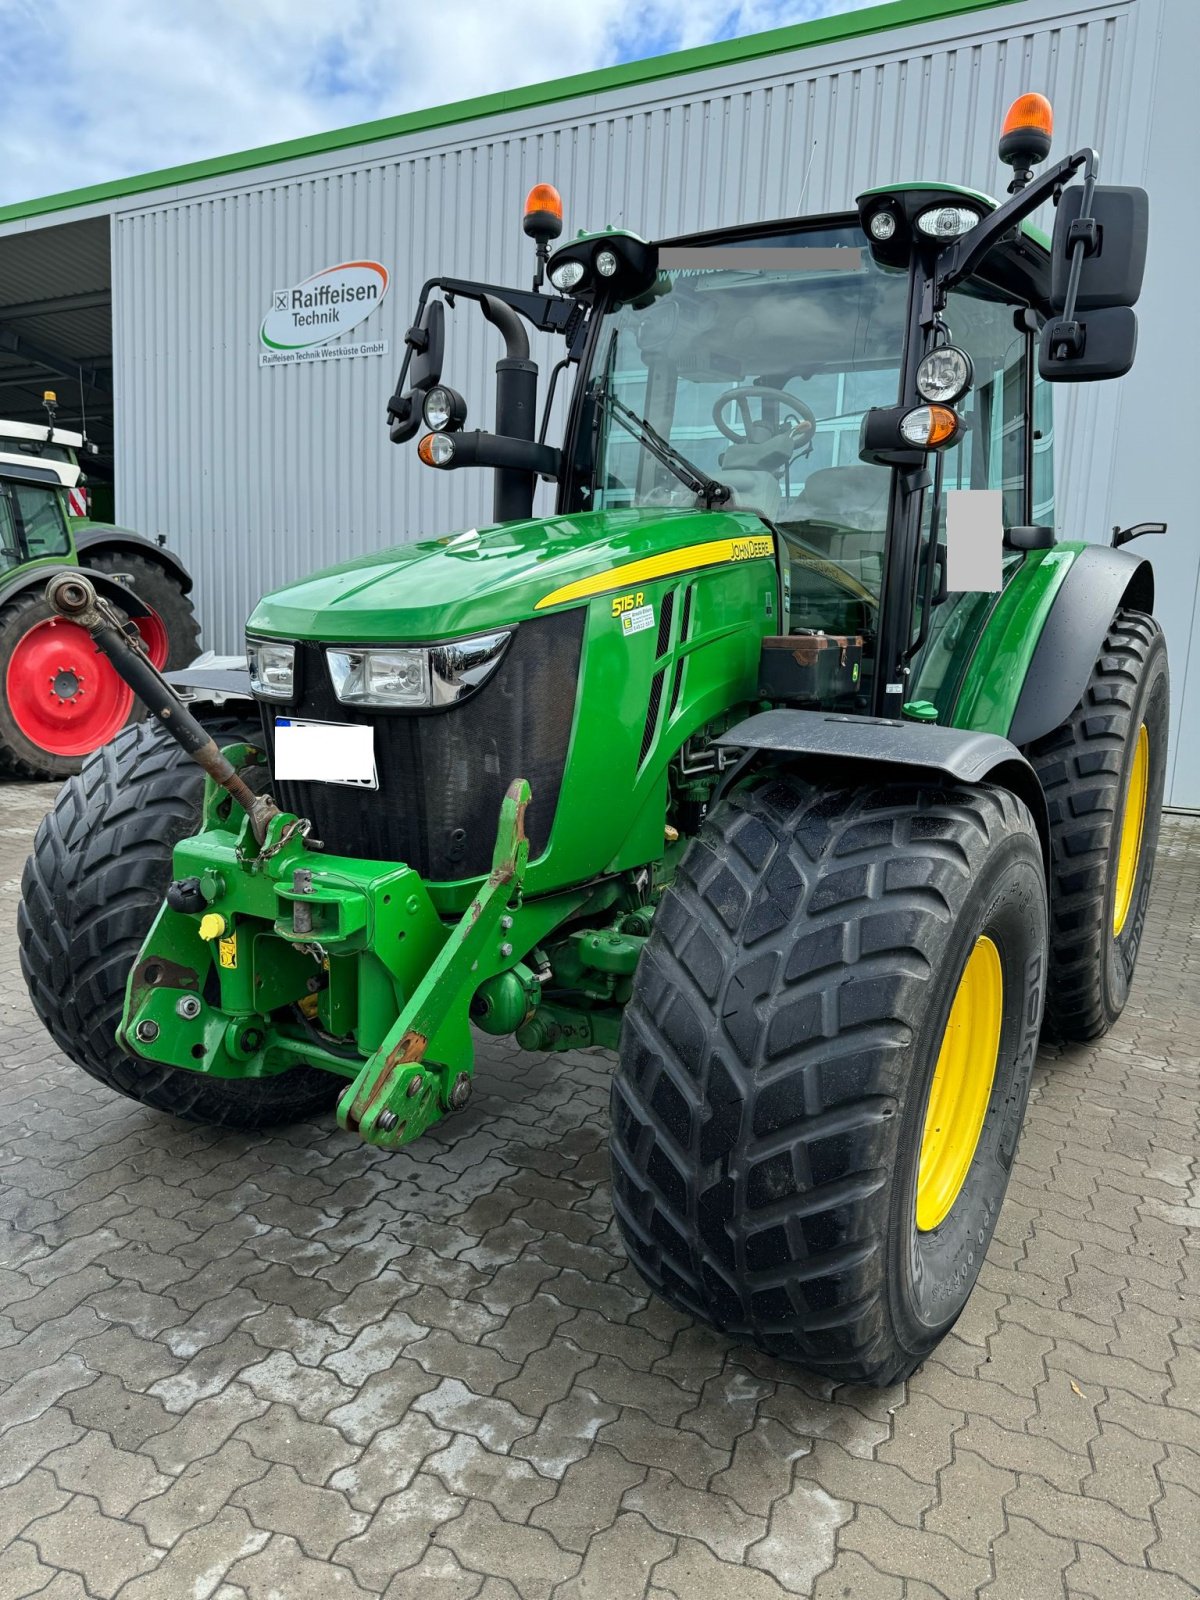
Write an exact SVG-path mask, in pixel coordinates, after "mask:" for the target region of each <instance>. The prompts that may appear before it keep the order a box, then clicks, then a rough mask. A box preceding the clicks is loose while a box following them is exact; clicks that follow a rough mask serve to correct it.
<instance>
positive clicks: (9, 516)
mask: <svg viewBox="0 0 1200 1600" xmlns="http://www.w3.org/2000/svg"><path fill="white" fill-rule="evenodd" d="M70 550H71V533H70V528H69V526H68V523H67V518H66V513H65V511H64V510H63V496H62V491H61V489H57V488H50V487H49V486H46V487H43V486H42V485H41V484H36V483H16V482H14V481H12V480H11V479H9V480H5V479H4V478H0V572H4V571H7V570H8V569H9V568H10V567H15V566H19V565H20V564H21V563H22V562H24V561H42V560H46V559H47V558H53V557H55V556H65V555H69V554H70Z"/></svg>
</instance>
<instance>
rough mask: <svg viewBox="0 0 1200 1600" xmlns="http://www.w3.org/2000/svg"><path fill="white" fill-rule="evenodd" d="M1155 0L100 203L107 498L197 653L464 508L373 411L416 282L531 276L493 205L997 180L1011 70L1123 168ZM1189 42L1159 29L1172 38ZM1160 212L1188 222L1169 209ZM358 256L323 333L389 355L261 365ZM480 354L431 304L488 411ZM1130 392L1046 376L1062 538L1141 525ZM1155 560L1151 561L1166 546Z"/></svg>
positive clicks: (477, 341)
mask: <svg viewBox="0 0 1200 1600" xmlns="http://www.w3.org/2000/svg"><path fill="white" fill-rule="evenodd" d="M1164 8H1165V12H1166V14H1167V15H1168V17H1169V18H1173V22H1172V25H1176V24H1177V25H1179V26H1180V27H1181V28H1182V30H1183V31H1184V32H1185V33H1186V32H1187V30H1188V29H1189V28H1192V29H1194V22H1195V17H1196V14H1197V13H1198V12H1200V7H1194V6H1193V0H1110V3H1107V4H1105V3H1099V0H1096V3H1093V0H1075V3H1073V4H1071V3H1067V4H1064V3H1062V0H1059V3H1057V4H1055V3H1053V0H1025V3H1022V4H1018V5H1014V6H1003V7H999V8H997V9H996V10H994V11H988V10H985V11H981V12H977V13H973V14H968V15H966V16H964V17H961V18H959V19H958V21H957V22H955V23H941V24H932V23H926V24H921V25H919V26H914V27H910V28H905V29H900V30H895V31H892V32H888V33H885V34H882V35H878V36H876V37H874V38H868V39H864V40H859V41H855V42H853V43H848V44H847V43H843V44H835V45H826V46H820V47H816V48H812V49H809V50H806V51H801V52H795V53H793V54H790V55H783V56H778V57H775V58H771V59H768V60H765V61H759V62H755V63H750V64H743V65H740V66H737V67H726V68H721V69H715V70H710V71H705V72H699V73H693V74H690V75H688V76H686V77H682V78H680V79H678V80H674V81H673V82H672V81H667V82H665V83H664V82H659V83H656V84H652V85H648V86H645V87H642V88H638V89H627V90H622V91H613V92H610V93H608V94H605V95H602V96H598V97H594V98H592V99H589V100H588V101H587V102H566V103H560V104H557V105H553V106H549V107H547V108H545V109H544V110H541V111H537V112H522V113H519V114H509V115H505V116H497V117H492V118H489V119H487V120H486V121H482V122H478V123H472V124H469V125H465V126H463V127H461V128H449V129H443V130H440V131H439V132H438V133H430V134H423V135H417V136H411V137H409V138H406V139H403V140H397V141H387V142H382V143H377V144H374V145H371V146H368V147H364V148H363V149H362V150H361V151H360V152H353V151H352V152H339V153H338V154H337V155H336V156H330V157H328V158H325V159H326V160H327V162H328V165H327V166H326V167H324V168H321V169H320V170H314V166H315V164H314V162H313V161H311V160H310V161H307V162H304V163H295V164H292V165H291V166H276V167H271V168H267V169H264V170H263V172H262V173H261V175H260V176H259V177H258V180H257V181H240V182H237V183H236V184H230V185H228V186H227V187H223V188H221V187H218V186H217V184H216V183H215V182H214V183H212V184H209V185H193V186H190V187H189V189H188V190H187V191H184V192H181V193H180V194H178V195H177V196H173V197H172V198H170V199H169V200H167V201H163V202H160V203H157V204H142V205H137V206H131V207H130V208H129V209H127V210H125V211H119V212H118V213H117V215H116V217H115V221H114V285H115V287H114V346H115V350H116V352H117V356H116V360H117V368H116V374H115V380H116V386H117V397H118V416H119V419H120V420H119V432H118V466H117V481H118V486H119V490H118V492H119V502H118V509H119V514H120V515H121V517H122V518H123V519H124V520H126V521H128V522H129V523H130V524H131V525H132V526H134V527H137V528H140V529H142V530H145V531H156V530H158V529H162V530H164V531H169V532H170V534H171V536H172V539H173V540H174V541H175V542H176V543H177V544H178V546H179V547H180V548H181V550H182V551H183V553H184V555H185V557H186V559H187V560H188V561H189V563H190V564H191V566H192V568H193V570H194V572H195V574H196V578H197V589H198V594H199V596H200V601H201V608H202V611H203V618H204V623H205V631H206V638H207V642H208V643H209V644H211V645H213V646H215V647H217V648H220V649H230V648H236V647H237V646H238V644H239V641H240V637H241V629H242V622H243V618H244V616H245V613H246V611H247V610H248V608H249V607H250V606H251V605H252V603H253V601H254V599H255V597H256V596H257V595H258V594H259V593H260V592H261V591H262V590H263V589H265V588H268V587H270V586H273V585H276V584H278V583H281V582H284V581H287V580H288V579H291V578H294V577H296V576H298V575H300V574H302V573H304V572H306V571H310V570H312V569H313V568H314V567H316V566H319V565H321V564H325V563H328V562H329V561H331V560H335V559H340V558H343V557H346V556H351V555H355V554H358V553H360V552H364V551H368V550H372V549H376V548H378V547H379V546H380V545H382V544H386V543H392V542H396V541H399V540H403V539H408V538H415V537H419V536H420V535H421V534H423V533H440V532H444V531H446V530H447V529H450V528H455V527H461V526H464V525H467V524H470V523H471V522H473V521H480V520H487V518H488V515H489V497H490V477H489V475H485V474H471V473H459V474H454V475H441V474H435V473H431V472H429V471H427V470H426V469H423V468H422V467H420V466H419V464H418V463H417V460H416V457H415V453H414V451H413V450H412V449H411V447H410V448H407V449H402V450H397V449H395V448H394V447H392V446H391V445H389V444H388V442H387V438H386V432H385V428H384V407H385V403H386V399H387V396H388V394H389V393H390V392H391V387H392V380H393V377H394V372H395V368H396V365H397V362H398V357H399V351H400V343H401V339H402V337H403V331H404V329H405V327H406V326H407V325H408V322H409V320H410V316H411V309H412V305H413V303H414V300H415V297H416V293H417V289H418V287H419V285H420V283H421V282H422V280H423V279H424V278H425V277H427V276H428V275H429V274H431V273H434V272H453V273H456V274H462V275H466V276H489V277H493V278H497V277H498V278H499V279H501V280H503V281H509V282H520V281H523V280H524V279H525V278H527V276H528V275H529V272H530V270H531V251H530V247H529V245H528V242H527V241H526V240H525V239H524V237H523V236H522V234H521V232H520V228H519V215H520V208H521V201H522V199H523V196H524V194H525V192H526V190H527V189H528V187H529V186H530V184H532V183H533V182H535V181H537V180H539V179H548V180H551V181H553V182H554V183H556V184H557V185H558V186H559V188H560V189H561V190H562V191H563V194H564V196H565V198H566V205H567V224H568V228H571V229H573V228H577V227H580V226H583V225H587V226H597V225H602V224H604V223H606V222H614V223H622V224H623V225H625V226H628V227H632V228H635V229H637V230H638V231H639V232H642V233H645V234H647V235H648V236H651V237H654V236H659V237H662V236H664V235H669V234H672V233H678V232H686V231H690V230H692V229H696V228H699V227H703V226H713V225H721V224H727V223H734V222H741V221H748V220H753V219H756V218H769V217H776V216H782V215H788V214H792V213H795V212H797V211H799V210H803V211H805V212H817V211H823V210H835V209H841V208H842V207H845V206H848V205H849V204H850V203H851V201H852V199H853V197H854V195H855V194H856V193H857V192H858V191H859V190H860V189H862V188H864V187H867V186H868V185H869V184H872V183H880V182H888V181H893V180H900V179H903V178H906V177H911V176H915V175H920V174H928V175H930V176H938V177H944V178H948V179H950V180H953V181H958V182H963V183H968V184H972V185H974V186H977V187H981V188H985V189H990V190H993V191H994V190H995V189H997V188H1000V187H1002V182H1001V177H1000V170H999V168H998V165H997V163H996V160H995V155H994V150H995V140H996V135H997V130H998V128H999V124H1000V121H1001V118H1002V116H1003V112H1004V108H1005V106H1006V105H1007V103H1008V102H1009V101H1010V100H1011V99H1012V98H1013V97H1014V96H1015V95H1016V94H1018V93H1019V92H1021V91H1022V90H1023V89H1026V88H1030V87H1036V88H1038V89H1042V90H1044V91H1045V92H1047V93H1048V94H1049V95H1050V96H1051V98H1052V99H1053V101H1054V105H1055V109H1056V114H1057V119H1058V127H1057V130H1056V149H1057V150H1058V151H1065V150H1067V149H1068V148H1072V147H1075V146H1077V145H1078V144H1080V143H1082V142H1083V141H1084V140H1085V139H1086V140H1089V141H1093V142H1095V143H1096V144H1097V145H1098V146H1099V147H1100V148H1101V150H1102V153H1103V155H1104V158H1105V164H1104V169H1103V175H1104V178H1105V179H1106V180H1107V181H1109V182H1119V181H1125V182H1145V181H1146V165H1147V160H1148V155H1147V151H1148V143H1149V142H1148V139H1147V124H1148V123H1149V122H1150V121H1151V116H1150V107H1151V106H1152V104H1153V100H1154V95H1155V92H1156V80H1155V73H1156V70H1157V60H1158V36H1159V32H1160V30H1161V28H1162V26H1163V25H1164V23H1163V18H1164ZM1185 8H1186V10H1185ZM1189 16H1190V17H1191V19H1192V21H1191V22H1190V23H1189V21H1188V17H1189ZM951 29H953V30H954V34H955V36H954V37H953V38H952V39H951V41H950V42H946V40H947V35H948V34H949V32H950V30H951ZM1186 42H1187V41H1186V40H1185V39H1184V37H1183V36H1182V34H1181V36H1180V38H1179V39H1178V40H1177V45H1178V46H1179V47H1182V46H1183V45H1184V44H1185V43H1186ZM1184 58H1186V52H1185V51H1183V50H1182V48H1181V59H1184ZM1193 58H1194V55H1193ZM538 119H540V120H538ZM1186 225H1187V226H1188V227H1190V228H1191V229H1192V234H1193V240H1195V223H1194V221H1193V220H1191V219H1189V220H1188V222H1187V223H1186ZM1159 226H1160V227H1161V224H1159ZM356 256H369V257H372V258H376V259H378V260H381V261H382V262H383V263H384V264H385V265H386V266H387V267H388V268H389V270H390V271H391V273H392V283H391V288H390V291H389V294H388V297H387V299H386V300H385V302H384V304H383V306H382V308H381V310H380V311H379V312H377V313H376V314H375V315H374V316H373V317H372V318H371V320H370V321H369V322H368V323H366V324H363V325H361V326H360V327H359V328H358V329H356V330H355V331H354V333H353V334H351V335H350V336H349V337H350V339H352V340H359V339H363V338H380V337H384V338H387V339H389V340H390V342H391V353H389V355H388V356H386V357H382V358H380V357H361V358H354V359H349V360H341V361H335V362H329V363H326V364H315V363H314V364H311V365H305V366H297V367H281V368H268V369H260V368H259V366H258V364H257V355H258V328H259V324H260V322H261V320H262V317H263V315H264V313H265V311H266V309H267V306H268V304H269V296H270V292H271V290H272V289H273V288H276V287H283V286H285V285H290V284H293V283H295V282H297V281H298V280H299V279H301V278H303V277H305V276H307V275H308V274H309V273H311V272H314V271H316V270H318V269H320V268H322V267H324V266H327V265H329V264H331V263H333V262H336V261H341V260H347V259H351V258H353V257H356ZM1152 281H1153V262H1152ZM1144 307H1145V302H1144ZM1146 310H1147V311H1149V310H1150V308H1148V307H1146ZM1190 315H1191V317H1192V322H1191V328H1192V332H1193V340H1192V342H1193V345H1194V335H1195V328H1196V319H1195V312H1194V308H1192V309H1191V311H1190ZM498 353H499V339H498V335H497V334H496V333H495V332H494V331H493V330H491V329H489V328H487V326H486V325H485V324H484V322H483V320H482V318H481V317H480V316H479V314H478V311H477V309H476V308H474V307H471V306H467V305H463V306H461V307H460V309H459V310H458V311H456V312H455V313H454V314H453V315H452V316H451V318H450V332H449V341H448V359H447V363H446V376H447V378H448V380H449V381H451V382H454V383H455V385H456V386H457V387H459V388H461V389H462V390H463V391H464V393H465V394H466V395H467V397H468V400H469V402H470V404H471V409H472V416H473V419H474V421H475V422H476V423H479V424H482V425H484V426H486V425H487V424H488V422H489V421H490V417H491V388H492V379H491V376H490V365H491V362H492V361H493V360H494V359H495V356H496V355H497V354H498ZM1139 381H1140V383H1141V384H1142V388H1143V392H1144V393H1145V394H1147V395H1149V394H1151V393H1152V389H1151V388H1148V387H1146V385H1147V383H1148V382H1149V381H1150V380H1149V379H1148V378H1147V377H1146V376H1145V375H1142V374H1140V373H1139V371H1138V370H1137V369H1135V374H1134V376H1133V377H1131V378H1130V379H1128V380H1126V382H1125V384H1124V385H1108V386H1091V387H1090V388H1087V389H1085V390H1083V391H1082V392H1079V393H1070V392H1065V393H1064V391H1062V390H1060V391H1059V396H1058V400H1059V409H1058V417H1057V422H1056V445H1057V450H1058V482H1059V499H1060V506H1061V510H1062V523H1063V528H1064V532H1068V533H1070V534H1072V535H1076V536H1078V535H1079V534H1081V533H1082V534H1086V535H1087V536H1089V537H1093V538H1104V537H1106V535H1107V524H1108V521H1109V517H1110V510H1112V508H1113V506H1114V504H1116V503H1117V502H1120V504H1121V505H1124V504H1125V503H1126V502H1129V503H1130V504H1131V505H1133V507H1134V508H1133V509H1132V510H1130V511H1129V513H1128V514H1129V516H1130V517H1131V518H1136V517H1139V516H1152V515H1160V514H1165V513H1164V512H1163V511H1162V509H1161V508H1160V505H1159V502H1158V501H1157V500H1155V498H1154V492H1153V491H1154V490H1155V489H1156V487H1161V480H1162V473H1161V466H1160V467H1159V468H1158V470H1155V467H1154V465H1153V464H1152V463H1151V462H1149V461H1144V462H1143V461H1137V462H1131V461H1129V460H1127V459H1122V460H1121V472H1120V474H1119V485H1120V493H1119V494H1118V493H1117V484H1118V479H1117V477H1115V476H1114V463H1115V462H1116V461H1117V459H1118V450H1117V437H1118V434H1117V427H1118V422H1119V419H1120V415H1121V407H1122V405H1123V404H1124V405H1126V406H1128V404H1129V402H1130V392H1131V389H1132V388H1133V386H1134V385H1135V384H1137V383H1139ZM1118 514H1119V513H1118ZM1155 555H1156V557H1157V558H1158V559H1159V561H1160V565H1161V563H1162V561H1163V557H1164V552H1162V551H1161V550H1156V551H1155ZM1166 562H1167V567H1168V568H1170V569H1172V570H1171V581H1170V582H1169V583H1168V584H1167V585H1166V586H1165V587H1166V589H1167V590H1168V591H1169V592H1173V593H1174V600H1173V601H1172V602H1171V604H1170V606H1169V607H1168V608H1167V609H1168V617H1167V621H1168V627H1169V629H1170V630H1171V632H1172V635H1173V644H1174V648H1175V656H1176V661H1177V686H1178V685H1181V684H1182V682H1183V676H1180V673H1183V674H1184V675H1186V660H1185V657H1186V648H1185V647H1186V641H1187V640H1188V638H1189V635H1190V620H1191V616H1190V608H1191V603H1192V598H1193V597H1194V595H1195V591H1196V572H1195V559H1194V558H1193V556H1192V555H1191V554H1190V553H1189V554H1188V556H1187V557H1186V559H1184V558H1183V557H1182V552H1181V559H1180V562H1179V563H1176V564H1175V565H1176V566H1177V567H1178V570H1177V571H1176V570H1174V569H1173V567H1172V562H1173V557H1172V556H1171V555H1170V554H1169V553H1168V554H1167V555H1166ZM1189 574H1190V585H1189V582H1188V579H1189ZM1185 590H1186V596H1185V595H1184V591H1185ZM1184 598H1186V602H1187V612H1186V616H1185V614H1184V611H1183V609H1182V607H1183V600H1184ZM1176 601H1177V602H1178V604H1175V602H1176ZM1197 672H1198V675H1200V666H1198V668H1197ZM1196 692H1197V694H1198V695H1200V682H1198V683H1197V686H1196ZM1196 760H1197V763H1198V764H1197V765H1196V767H1195V769H1194V772H1193V773H1192V774H1190V775H1189V776H1188V778H1187V781H1186V783H1185V784H1184V790H1185V791H1186V796H1187V798H1188V800H1189V801H1190V802H1191V803H1200V756H1198V757H1197V758H1196ZM1176 790H1177V793H1176V798H1177V799H1184V798H1185V795H1184V792H1183V791H1180V789H1179V785H1178V784H1177V785H1176Z"/></svg>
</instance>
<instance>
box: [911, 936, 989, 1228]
mask: <svg viewBox="0 0 1200 1600" xmlns="http://www.w3.org/2000/svg"><path fill="white" fill-rule="evenodd" d="M1003 1017H1004V978H1003V975H1002V974H1001V971H1000V952H999V951H998V950H997V949H996V946H995V945H994V944H993V943H992V941H991V940H990V939H989V938H988V936H987V935H986V934H981V935H980V937H979V938H978V939H977V940H976V941H975V948H974V949H973V950H972V951H971V954H970V956H969V957H968V958H967V964H966V966H965V967H964V968H963V975H962V977H961V978H960V979H959V980H958V989H957V991H956V993H955V996H954V1004H953V1005H952V1006H951V1007H950V1016H949V1017H948V1019H947V1021H946V1031H945V1033H944V1034H943V1036H942V1047H941V1050H940V1051H939V1052H938V1058H937V1066H936V1067H935V1068H934V1073H933V1084H932V1086H931V1088H930V1090H929V1105H928V1107H927V1109H926V1112H925V1127H924V1130H923V1131H922V1134H921V1162H920V1166H919V1167H918V1168H917V1227H918V1228H919V1229H920V1230H921V1232H922V1233H928V1232H929V1231H930V1229H931V1228H936V1227H938V1226H939V1224H940V1223H942V1222H944V1221H945V1219H946V1218H947V1217H948V1216H949V1214H950V1209H951V1207H952V1206H953V1204H954V1202H955V1201H956V1200H957V1199H958V1195H959V1191H960V1190H961V1189H962V1186H963V1183H964V1182H965V1181H966V1176H967V1173H968V1171H969V1170H970V1166H971V1162H972V1161H973V1160H974V1159H975V1147H976V1145H978V1143H979V1135H980V1133H981V1132H982V1130H983V1119H984V1117H986V1115H987V1108H988V1101H989V1100H990V1099H991V1097H992V1080H993V1079H994V1078H995V1076H996V1058H997V1056H998V1055H999V1053H1000V1024H1001V1022H1002V1021H1003Z"/></svg>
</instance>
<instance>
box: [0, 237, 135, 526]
mask: <svg viewBox="0 0 1200 1600" xmlns="http://www.w3.org/2000/svg"><path fill="white" fill-rule="evenodd" d="M110 229H111V223H110V220H109V218H108V217H94V218H89V219H88V220H86V221H83V222H68V223H61V224H58V225H57V226H54V227H41V228H31V229H30V230H29V231H27V232H24V233H12V234H8V235H7V236H5V237H3V238H0V434H3V433H5V431H6V430H5V429H4V423H5V422H14V423H16V424H18V428H17V429H16V430H13V431H14V432H15V433H16V434H17V436H18V437H23V438H25V440H26V443H27V445H29V446H30V447H33V448H36V446H37V445H38V444H39V443H40V442H41V441H44V440H45V438H46V430H47V429H48V427H49V422H50V417H49V413H48V411H47V408H46V403H45V399H44V396H45V394H46V392H47V391H50V392H51V393H52V394H53V395H54V396H55V406H54V418H55V423H56V426H57V427H59V428H62V429H65V430H66V431H67V432H70V433H82V434H84V435H85V436H86V438H87V440H88V442H89V445H90V446H92V447H94V450H93V449H88V450H87V451H86V452H85V453H84V454H83V456H82V458H81V459H82V462H83V467H84V474H85V479H86V482H85V484H84V485H83V487H84V489H85V490H86V494H87V500H88V503H89V514H90V516H91V517H92V518H93V519H94V520H95V521H98V522H112V521H114V520H115V515H114V513H115V504H114V500H115V482H114V457H113V382H112V365H113V360H112V256H111V248H110ZM30 429H34V430H37V432H36V434H35V436H34V437H33V438H32V439H31V438H30V436H29V430H30ZM6 448H8V449H12V448H14V446H13V444H12V443H9V444H8V445H6ZM17 448H21V447H20V446H19V445H18V446H17Z"/></svg>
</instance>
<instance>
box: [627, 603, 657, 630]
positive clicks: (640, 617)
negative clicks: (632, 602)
mask: <svg viewBox="0 0 1200 1600" xmlns="http://www.w3.org/2000/svg"><path fill="white" fill-rule="evenodd" d="M653 626H654V607H653V606H638V607H637V608H636V610H633V611H627V612H626V613H625V615H624V616H623V617H622V618H621V632H622V633H625V634H630V633H645V631H646V629H647V628H652V627H653Z"/></svg>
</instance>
